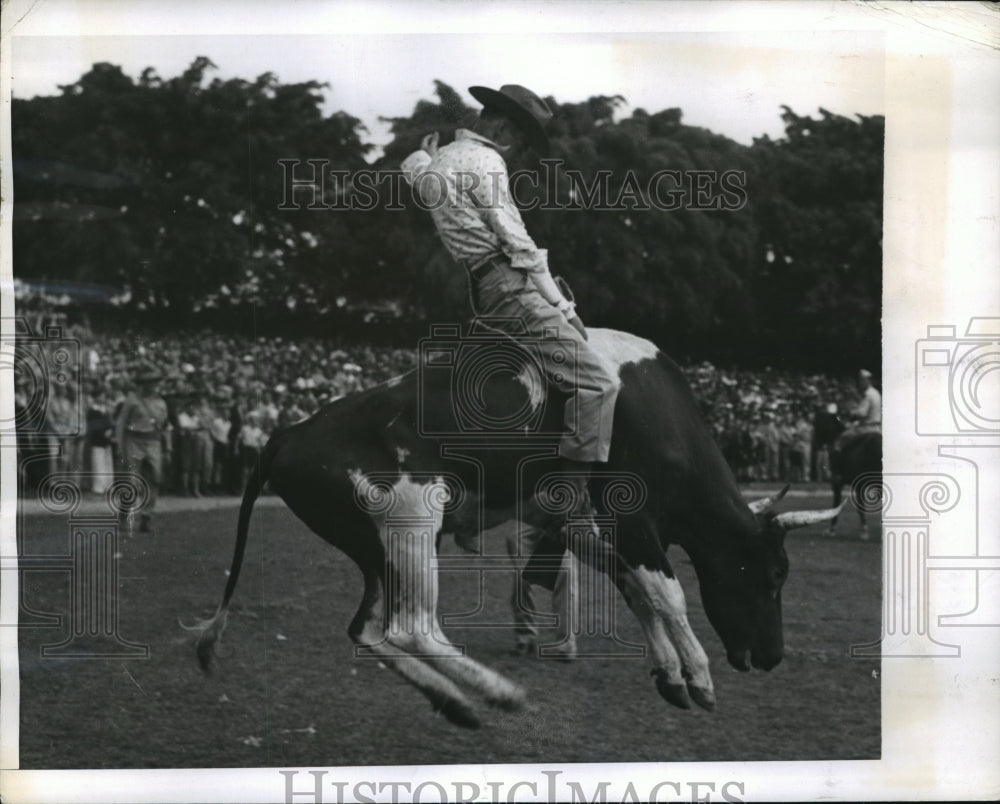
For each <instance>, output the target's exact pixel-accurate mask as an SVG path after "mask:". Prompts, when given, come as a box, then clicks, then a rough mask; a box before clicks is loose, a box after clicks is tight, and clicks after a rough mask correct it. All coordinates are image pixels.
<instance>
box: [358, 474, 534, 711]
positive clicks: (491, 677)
mask: <svg viewBox="0 0 1000 804" xmlns="http://www.w3.org/2000/svg"><path fill="white" fill-rule="evenodd" d="M348 474H349V475H351V479H352V480H353V481H354V482H355V486H356V490H357V493H358V494H365V493H368V494H369V495H372V497H373V499H374V505H372V507H370V508H369V513H370V516H371V518H372V520H373V521H374V522H375V525H376V527H377V528H378V532H379V538H380V539H381V541H382V544H383V545H384V546H385V555H386V563H387V567H386V570H387V578H389V579H391V581H390V583H391V594H392V595H393V596H394V600H393V605H392V606H391V607H390V610H391V612H392V613H391V615H390V617H389V621H388V623H387V624H386V628H385V636H386V638H387V640H388V642H389V643H390V644H391V645H393V646H394V647H395V648H398V649H401V650H403V651H406V652H408V653H411V654H412V655H414V657H415V658H417V659H418V660H419V661H420V662H425V663H427V665H429V666H430V667H431V668H433V669H434V670H435V671H437V672H438V673H440V674H441V675H443V676H444V677H446V678H448V679H451V680H452V681H457V682H459V683H461V684H465V685H467V686H469V687H472V688H473V689H475V690H477V691H478V692H479V693H480V694H482V695H483V696H484V697H485V698H486V699H487V701H490V702H491V703H494V704H496V705H499V706H501V707H503V708H505V709H514V708H518V707H520V706H521V705H523V702H524V698H525V695H524V692H523V691H522V690H521V688H520V687H518V686H517V685H516V684H513V683H512V682H510V681H508V680H507V679H506V678H504V677H503V676H502V675H500V674H499V673H496V672H495V671H493V670H490V669H489V668H487V667H485V666H483V665H481V664H479V663H478V662H476V661H474V660H472V659H470V658H468V657H467V656H464V655H462V652H461V651H460V650H459V649H458V648H456V647H455V646H454V645H453V644H452V643H451V642H450V641H449V640H448V638H447V636H445V634H444V633H443V632H442V631H441V628H440V625H439V624H438V621H437V600H438V559H437V550H436V547H435V540H436V535H437V533H438V531H440V530H441V523H442V519H443V517H444V513H443V507H444V505H445V504H446V503H447V501H448V497H449V495H448V492H447V487H446V486H445V483H444V478H442V477H435V478H434V479H433V481H432V482H430V483H428V482H417V481H415V480H414V479H413V478H412V477H411V476H410V474H409V473H408V472H403V473H402V474H400V475H399V478H398V479H397V480H396V482H395V483H392V484H389V483H388V482H382V481H380V480H379V478H378V476H377V475H376V476H372V477H366V476H364V475H363V474H362V473H361V472H360V470H351V471H349V472H348ZM397 669H398V668H397ZM411 680H412V681H413V682H414V683H416V684H417V685H418V686H421V685H424V686H427V685H431V684H433V683H434V677H433V676H428V675H426V674H424V675H422V676H421V677H420V678H412V679H411ZM439 686H440V685H439ZM444 692H445V694H446V695H447V697H449V698H451V699H453V700H464V699H462V698H459V697H458V696H460V693H459V692H458V690H457V689H456V690H450V689H449V690H446V691H444Z"/></svg>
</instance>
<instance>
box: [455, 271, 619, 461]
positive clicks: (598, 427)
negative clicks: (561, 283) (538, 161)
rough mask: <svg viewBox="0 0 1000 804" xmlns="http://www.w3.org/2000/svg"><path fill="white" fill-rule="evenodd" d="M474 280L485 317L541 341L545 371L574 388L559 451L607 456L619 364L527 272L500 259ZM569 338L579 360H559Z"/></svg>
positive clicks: (578, 456) (581, 457)
mask: <svg viewBox="0 0 1000 804" xmlns="http://www.w3.org/2000/svg"><path fill="white" fill-rule="evenodd" d="M470 281H471V282H472V283H473V288H472V293H473V299H474V301H475V308H476V313H477V315H479V316H480V317H481V318H480V320H481V322H482V323H484V324H486V325H487V326H489V327H490V328H492V329H497V330H499V331H501V332H505V333H506V334H508V335H510V336H511V337H513V338H514V340H519V339H523V337H528V338H530V339H531V341H532V343H533V344H536V345H537V353H538V354H540V355H541V358H542V360H543V362H544V365H543V366H542V367H541V368H542V370H543V371H544V372H545V374H546V376H547V377H548V378H549V380H550V381H551V382H553V383H554V384H555V385H556V386H558V387H559V389H560V390H562V391H565V392H569V394H570V398H569V399H568V400H567V401H566V410H565V423H566V428H567V432H566V433H565V434H564V435H563V436H562V437H561V439H560V442H559V454H560V455H562V456H563V457H564V458H568V459H570V460H574V461H580V462H582V463H591V462H594V461H601V462H603V461H607V459H608V450H609V449H610V447H611V425H612V420H613V418H614V410H615V400H617V398H618V391H619V389H620V388H621V381H620V380H619V379H618V375H617V373H616V372H615V370H614V369H612V368H611V367H610V366H609V365H608V364H607V363H605V361H604V360H603V359H602V358H601V356H600V355H599V354H597V352H595V351H594V350H593V349H592V348H591V347H590V345H589V344H588V343H587V341H585V340H584V339H583V337H582V336H581V335H580V333H579V332H577V330H576V329H575V328H574V327H573V326H571V325H570V323H569V322H568V321H567V320H566V317H565V316H564V315H563V314H562V313H560V312H559V310H557V309H556V308H555V307H554V306H553V305H551V304H549V303H548V302H547V301H546V300H545V299H544V298H543V297H542V295H541V294H540V293H539V292H538V291H537V290H536V289H535V285H534V283H533V282H532V281H531V279H530V278H529V277H528V275H527V273H526V272H524V271H516V270H514V269H513V268H511V267H510V266H509V265H508V264H506V263H503V262H497V263H495V264H494V267H493V269H492V270H490V271H489V272H488V273H486V274H485V276H483V277H482V278H481V279H479V280H476V279H472V280H470ZM484 319H485V320H484ZM491 319H495V320H491ZM552 335H554V337H550V336H552ZM567 344H572V345H573V347H574V351H575V352H576V365H575V366H567V365H566V363H565V362H561V361H560V360H559V357H560V355H564V354H565V352H566V345H567Z"/></svg>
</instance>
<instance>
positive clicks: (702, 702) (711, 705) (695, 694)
mask: <svg viewBox="0 0 1000 804" xmlns="http://www.w3.org/2000/svg"><path fill="white" fill-rule="evenodd" d="M687 691H688V694H689V695H690V696H691V700H692V701H694V702H695V703H696V704H698V706H700V707H701V708H702V709H704V710H706V711H708V712H714V711H715V693H714V692H712V690H709V689H705V688H704V687H696V686H695V685H694V684H688V685H687Z"/></svg>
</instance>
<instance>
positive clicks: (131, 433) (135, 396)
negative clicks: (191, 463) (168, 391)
mask: <svg viewBox="0 0 1000 804" xmlns="http://www.w3.org/2000/svg"><path fill="white" fill-rule="evenodd" d="M162 379H163V375H162V374H160V372H158V371H156V369H155V368H153V367H151V366H144V367H142V368H140V369H139V371H138V373H137V374H136V377H135V391H134V392H133V393H131V394H129V395H128V397H126V399H125V401H124V403H123V404H122V409H121V412H120V413H119V414H118V418H117V420H116V422H115V440H116V441H117V443H118V445H119V447H120V450H121V462H122V469H123V470H124V471H125V472H132V473H134V474H137V475H139V477H140V478H142V479H143V480H144V481H145V483H146V486H147V488H148V496H145V497H144V496H143V494H141V493H140V494H139V495H138V497H137V501H138V502H137V505H138V513H139V514H140V520H139V532H140V533H148V532H149V531H150V529H151V527H152V513H153V510H154V509H155V508H156V501H157V497H158V496H159V491H160V484H161V483H162V482H163V461H164V458H165V457H167V458H169V456H170V453H171V438H170V436H171V431H170V424H169V421H168V412H167V403H166V401H165V400H164V399H163V397H162V396H160V394H159V390H158V384H159V382H160V381H161V380H162ZM135 513H136V510H134V509H128V510H126V511H123V512H122V515H123V516H126V515H127V520H128V522H129V528H130V529H131V525H132V522H133V519H134V515H135Z"/></svg>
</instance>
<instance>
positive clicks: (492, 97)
mask: <svg viewBox="0 0 1000 804" xmlns="http://www.w3.org/2000/svg"><path fill="white" fill-rule="evenodd" d="M469 94H470V95H472V97H474V98H475V99H476V100H477V101H479V102H480V103H481V104H483V107H484V108H486V109H493V110H494V111H497V112H501V113H502V114H504V115H506V116H507V117H508V118H509V119H510V120H511V121H512V122H513V123H514V124H515V125H516V126H517V127H518V128H519V129H521V131H523V132H524V134H525V135H526V136H527V137H528V140H529V142H530V143H531V145H532V147H534V149H535V150H536V151H538V152H539V153H541V154H544V153H546V152H547V151H548V149H549V138H548V137H547V136H546V134H545V126H546V125H547V124H548V122H549V121H550V120H551V119H552V110H551V109H549V107H548V106H547V105H546V104H545V101H543V100H542V99H541V98H540V97H538V95H536V94H535V93H534V92H532V91H531V90H530V89H528V88H527V87H522V86H521V85H520V84H504V85H503V86H502V87H500V91H499V92H498V91H497V90H495V89H490V88H489V87H479V86H476V87H469Z"/></svg>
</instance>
